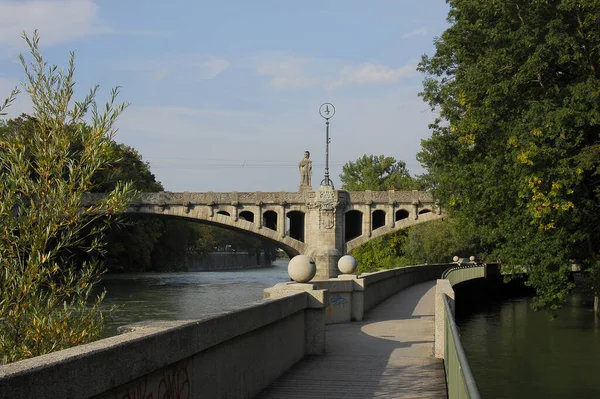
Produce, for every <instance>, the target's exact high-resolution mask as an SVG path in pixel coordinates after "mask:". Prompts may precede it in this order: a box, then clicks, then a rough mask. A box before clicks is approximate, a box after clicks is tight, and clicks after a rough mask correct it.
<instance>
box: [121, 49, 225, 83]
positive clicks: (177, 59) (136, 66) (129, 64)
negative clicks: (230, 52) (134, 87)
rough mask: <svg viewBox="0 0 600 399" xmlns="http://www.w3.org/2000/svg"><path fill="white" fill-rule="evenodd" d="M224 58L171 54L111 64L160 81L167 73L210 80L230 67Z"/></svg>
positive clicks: (122, 69) (193, 78)
mask: <svg viewBox="0 0 600 399" xmlns="http://www.w3.org/2000/svg"><path fill="white" fill-rule="evenodd" d="M229 65H230V62H229V61H227V60H226V59H224V58H219V57H214V56H205V55H201V54H180V55H169V56H164V57H162V58H158V59H129V60H125V61H120V62H117V63H114V64H112V65H111V67H112V68H113V69H116V70H119V71H127V72H134V73H139V74H142V75H143V76H145V77H146V78H148V79H150V80H153V81H158V80H162V79H164V78H165V77H166V76H167V75H171V74H177V75H178V76H185V77H186V79H191V80H209V79H213V78H215V77H217V76H218V75H220V74H221V73H223V72H224V71H225V70H227V69H228V68H229Z"/></svg>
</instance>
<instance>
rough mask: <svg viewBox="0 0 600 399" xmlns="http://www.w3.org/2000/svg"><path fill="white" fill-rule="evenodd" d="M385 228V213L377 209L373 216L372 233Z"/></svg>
mask: <svg viewBox="0 0 600 399" xmlns="http://www.w3.org/2000/svg"><path fill="white" fill-rule="evenodd" d="M383 226H385V211H384V210H382V209H375V210H374V211H373V213H372V215H371V231H373V230H377V229H378V228H380V227H383Z"/></svg>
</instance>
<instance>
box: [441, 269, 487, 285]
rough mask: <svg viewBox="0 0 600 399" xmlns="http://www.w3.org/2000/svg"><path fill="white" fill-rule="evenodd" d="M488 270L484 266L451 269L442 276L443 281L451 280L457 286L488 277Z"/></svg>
mask: <svg viewBox="0 0 600 399" xmlns="http://www.w3.org/2000/svg"><path fill="white" fill-rule="evenodd" d="M486 268H487V266H486V265H484V264H481V265H477V264H474V265H465V266H456V267H451V268H450V269H448V270H446V271H445V272H444V273H443V274H442V279H446V280H449V281H450V284H451V285H452V286H455V285H456V284H459V283H462V282H463V281H467V280H474V279H476V278H484V277H486Z"/></svg>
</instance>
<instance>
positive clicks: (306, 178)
mask: <svg viewBox="0 0 600 399" xmlns="http://www.w3.org/2000/svg"><path fill="white" fill-rule="evenodd" d="M309 158H310V152H308V151H304V158H302V159H301V160H300V163H299V164H298V170H299V171H300V189H309V190H312V186H311V184H310V178H311V177H312V161H311V160H310V159H309Z"/></svg>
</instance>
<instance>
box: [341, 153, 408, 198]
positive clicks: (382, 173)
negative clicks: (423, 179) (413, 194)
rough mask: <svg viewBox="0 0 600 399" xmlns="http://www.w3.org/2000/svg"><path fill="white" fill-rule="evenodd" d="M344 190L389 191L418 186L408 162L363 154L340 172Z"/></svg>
mask: <svg viewBox="0 0 600 399" xmlns="http://www.w3.org/2000/svg"><path fill="white" fill-rule="evenodd" d="M340 180H341V181H342V190H348V191H364V190H372V191H387V190H413V189H416V188H417V184H416V182H415V180H414V179H413V178H412V177H411V176H410V173H409V172H408V169H406V163H405V162H404V161H396V160H395V159H394V158H393V157H386V156H384V155H363V156H362V157H361V158H359V159H357V160H356V161H354V162H352V161H350V162H348V163H346V164H345V165H344V167H343V168H342V173H341V174H340Z"/></svg>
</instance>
